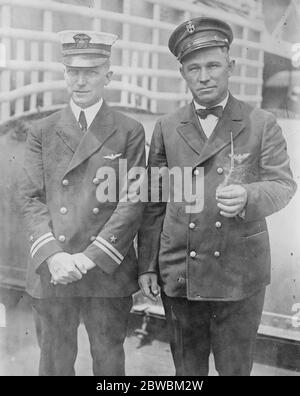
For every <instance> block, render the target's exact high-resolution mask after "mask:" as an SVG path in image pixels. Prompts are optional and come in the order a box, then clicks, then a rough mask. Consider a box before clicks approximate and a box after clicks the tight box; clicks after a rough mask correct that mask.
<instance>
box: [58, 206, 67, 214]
mask: <svg viewBox="0 0 300 396" xmlns="http://www.w3.org/2000/svg"><path fill="white" fill-rule="evenodd" d="M59 211H60V213H61V214H63V215H64V214H66V213H67V212H68V209H67V208H66V207H64V206H63V207H61V208H60V209H59Z"/></svg>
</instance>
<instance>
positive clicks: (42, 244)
mask: <svg viewBox="0 0 300 396" xmlns="http://www.w3.org/2000/svg"><path fill="white" fill-rule="evenodd" d="M50 241H55V238H54V236H49V237H48V238H46V239H44V240H43V241H41V242H40V243H39V244H38V245H37V246H36V248H35V249H33V251H32V253H31V257H32V258H33V256H34V255H35V254H36V252H37V251H38V250H39V249H40V248H41V247H42V246H44V245H45V244H46V243H48V242H50Z"/></svg>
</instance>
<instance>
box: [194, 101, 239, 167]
mask: <svg viewBox="0 0 300 396" xmlns="http://www.w3.org/2000/svg"><path fill="white" fill-rule="evenodd" d="M245 126H246V124H245V122H244V120H243V114H242V110H241V107H240V104H239V102H238V101H237V100H236V99H235V98H234V97H233V96H232V95H229V99H228V103H227V105H226V107H225V109H224V113H223V117H222V118H221V119H220V120H219V122H218V124H217V126H216V128H215V129H214V131H213V133H212V135H211V136H210V138H209V139H208V140H207V142H206V144H205V146H204V147H203V150H202V151H201V153H200V157H199V159H198V164H197V165H200V164H201V163H203V162H205V161H206V160H208V159H209V158H210V157H212V156H213V155H215V154H216V153H217V152H219V151H220V150H222V149H223V148H224V147H225V146H227V145H228V144H230V142H231V133H232V137H233V140H234V139H235V138H236V137H237V136H238V135H239V134H240V132H241V131H242V130H243V129H244V128H245Z"/></svg>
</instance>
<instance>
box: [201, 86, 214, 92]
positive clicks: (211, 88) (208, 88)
mask: <svg viewBox="0 0 300 396" xmlns="http://www.w3.org/2000/svg"><path fill="white" fill-rule="evenodd" d="M215 88H216V87H205V88H199V91H200V92H203V91H211V90H213V89H215Z"/></svg>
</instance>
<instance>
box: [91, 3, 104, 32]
mask: <svg viewBox="0 0 300 396" xmlns="http://www.w3.org/2000/svg"><path fill="white" fill-rule="evenodd" d="M101 7H102V0H94V8H96V9H98V10H101ZM93 30H96V31H98V32H100V31H101V19H100V18H98V17H96V18H94V19H93Z"/></svg>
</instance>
